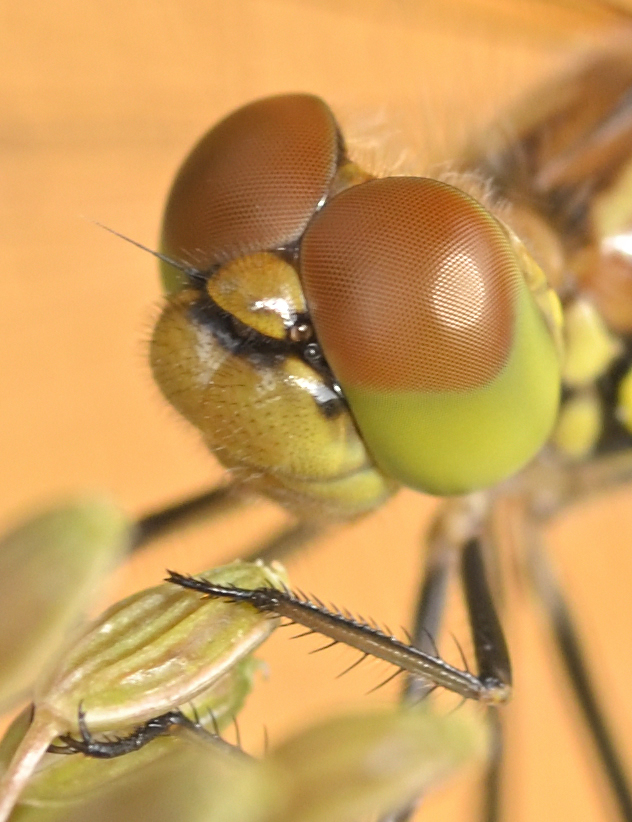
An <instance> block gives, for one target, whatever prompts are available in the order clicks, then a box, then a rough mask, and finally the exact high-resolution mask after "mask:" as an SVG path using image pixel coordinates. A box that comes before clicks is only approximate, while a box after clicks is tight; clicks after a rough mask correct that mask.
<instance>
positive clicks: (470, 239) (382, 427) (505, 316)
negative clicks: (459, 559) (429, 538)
mask: <svg viewBox="0 0 632 822" xmlns="http://www.w3.org/2000/svg"><path fill="white" fill-rule="evenodd" d="M300 274H301V281H302V284H303V288H304V290H305V297H306V300H307V305H308V310H309V311H310V315H311V318H312V321H313V323H314V328H315V331H316V334H317V336H318V340H319V343H320V344H321V345H322V348H323V353H324V356H325V357H326V359H327V361H328V363H329V365H330V366H331V368H332V370H333V372H334V374H335V376H336V378H337V380H338V381H339V383H340V385H341V386H342V389H343V391H344V393H345V396H346V398H347V400H348V402H349V406H350V408H351V411H352V413H353V415H354V418H355V420H356V423H357V425H358V428H359V429H360V431H361V433H362V435H363V437H364V440H365V443H366V445H367V447H368V449H369V451H370V452H371V453H372V455H373V457H374V459H375V461H376V463H377V464H378V465H379V466H380V467H381V468H382V469H383V470H384V471H385V473H387V474H389V475H390V476H392V477H394V478H396V479H397V480H399V481H400V482H403V483H405V484H407V485H410V486H412V487H415V488H419V489H421V490H426V491H431V492H434V493H438V494H450V493H461V492H467V491H470V490H473V489H475V488H480V487H484V486H486V485H491V484H493V483H495V482H498V481H500V480H502V479H503V478H505V477H507V476H509V475H510V474H511V473H513V472H515V471H517V470H518V469H519V468H520V467H522V465H524V464H525V463H526V461H527V460H528V459H530V458H531V457H532V456H533V455H534V454H535V453H536V452H537V451H538V450H539V449H540V448H541V447H542V445H543V444H544V442H545V440H546V438H547V436H548V435H549V433H550V430H551V427H552V425H553V422H554V419H555V414H556V411H557V404H558V400H559V382H560V374H559V362H558V359H557V353H556V348H555V344H554V341H553V338H552V336H551V334H550V333H549V329H548V327H547V324H546V322H545V319H544V317H543V315H542V314H541V312H540V309H539V306H538V305H537V304H536V301H535V300H534V299H533V297H532V295H531V293H530V290H529V287H528V285H527V282H526V278H525V276H524V274H523V270H522V262H521V259H520V257H519V256H518V255H517V254H516V253H515V250H514V248H513V246H512V243H511V241H510V238H509V235H508V233H507V232H506V231H505V230H504V228H503V227H502V226H501V225H500V223H499V222H498V220H496V219H495V218H494V217H493V216H492V215H491V214H490V213H489V212H487V211H486V209H484V208H483V207H482V206H481V205H480V204H479V203H477V202H476V201H475V200H473V199H472V198H471V197H469V196H468V195H467V194H465V193H464V192H462V191H459V190H458V189H456V188H454V187H453V186H450V185H447V184H445V183H442V182H440V181H437V180H431V179H426V178H420V177H391V178H385V179H381V180H374V181H371V182H367V183H363V184H361V185H358V186H355V187H354V188H350V189H347V190H346V191H343V192H342V193H341V194H338V195H337V196H335V197H333V198H332V199H331V200H330V201H328V203H327V204H326V205H325V206H324V208H322V209H321V210H320V211H319V212H318V213H317V214H316V215H315V216H314V218H313V220H312V221H311V223H310V225H309V226H308V228H307V230H306V232H305V235H304V238H303V240H302V243H301V254H300Z"/></svg>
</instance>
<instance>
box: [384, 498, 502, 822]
mask: <svg viewBox="0 0 632 822" xmlns="http://www.w3.org/2000/svg"><path fill="white" fill-rule="evenodd" d="M463 513H464V511H463V508H462V506H461V504H460V503H456V505H455V504H448V505H446V506H444V508H443V509H442V510H441V512H440V515H439V517H438V519H437V521H436V523H435V527H434V528H433V529H432V531H431V533H430V537H429V539H428V550H427V552H426V556H425V561H424V568H423V575H422V580H421V584H420V588H419V596H418V601H417V608H416V611H415V618H414V623H413V632H412V643H413V644H414V645H415V646H416V647H418V648H420V649H421V650H423V651H426V652H427V653H434V654H435V655H436V654H437V649H436V646H435V637H437V636H438V634H439V631H440V628H441V621H442V617H443V612H444V609H445V602H446V593H447V589H448V585H449V584H450V581H451V577H452V576H453V574H454V572H455V570H456V566H457V560H458V558H459V553H460V555H461V577H462V582H463V587H464V590H465V594H466V602H467V606H468V611H469V617H470V624H471V626H472V635H473V638H474V643H475V647H478V650H477V651H476V656H477V662H478V664H479V669H480V670H479V676H480V677H481V678H482V677H483V676H486V677H489V676H497V677H502V679H503V682H504V683H505V684H506V685H507V686H509V685H510V684H511V671H510V664H509V656H508V653H507V646H506V643H505V639H504V636H503V633H502V630H501V628H500V621H499V619H498V616H497V615H496V608H495V605H494V601H493V597H492V594H491V591H490V588H489V585H488V584H487V578H486V573H485V568H484V565H483V559H482V553H481V545H480V543H479V540H478V537H477V536H474V534H477V533H478V531H479V530H480V529H479V519H478V517H477V516H472V517H470V516H469V515H468V512H467V510H466V511H465V514H466V517H465V518H463V517H462V516H461V515H462V514H463ZM455 517H459V518H460V519H461V523H460V525H462V526H464V527H457V528H456V529H453V527H452V526H453V524H454V520H455ZM491 648H493V649H495V650H491ZM433 687H434V686H432V685H431V684H429V683H428V682H427V681H426V680H423V679H420V678H418V677H413V676H409V677H407V681H406V685H405V687H404V693H403V694H402V701H403V702H405V703H407V704H411V703H414V702H417V701H418V700H420V699H423V698H424V697H425V696H426V695H427V694H428V693H429V692H430V691H431V690H432V688H433ZM488 721H489V723H490V728H491V737H492V742H491V749H490V755H489V760H488V764H487V773H486V775H485V783H484V795H483V803H482V805H483V811H482V814H481V819H482V820H483V822H497V820H499V819H500V796H501V778H502V753H503V739H502V725H501V718H500V716H499V713H498V711H497V710H496V708H493V707H492V708H490V709H489V711H488ZM418 805H419V800H418V801H417V802H415V803H411V804H410V805H408V806H407V807H405V808H402V809H400V810H399V811H397V812H396V813H394V814H391V815H389V816H388V817H385V818H383V819H382V820H380V822H408V820H409V819H410V818H411V817H412V816H413V814H414V813H415V811H416V810H417V807H418Z"/></svg>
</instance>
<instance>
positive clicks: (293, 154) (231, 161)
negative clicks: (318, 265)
mask: <svg viewBox="0 0 632 822" xmlns="http://www.w3.org/2000/svg"><path fill="white" fill-rule="evenodd" d="M338 144H339V138H338V131H337V126H336V123H335V120H334V118H333V115H332V113H331V111H330V110H329V108H328V107H327V106H326V105H325V103H324V102H323V101H322V100H320V99H319V98H318V97H313V96H312V95H308V94H287V95H282V96H278V97H269V98H266V99H263V100H258V101H256V102H254V103H251V104H250V105H247V106H244V107H243V108H240V109H238V110H237V111H235V112H233V113H232V114H230V115H229V116H228V117H226V118H225V119H224V120H222V121H221V122H220V123H218V124H217V125H216V126H215V127H214V128H212V129H211V130H210V131H209V132H208V133H207V134H205V135H204V137H202V139H201V140H200V141H199V143H198V144H197V145H196V146H195V148H194V149H193V151H192V152H191V154H190V155H189V156H188V158H187V159H186V160H185V162H184V164H183V165H182V167H181V169H180V171H179V172H178V174H177V176H176V179H175V182H174V184H173V187H172V189H171V192H170V195H169V199H168V201H167V208H166V211H165V217H164V223H163V238H162V247H163V250H164V252H165V253H166V254H168V255H169V256H171V257H173V258H175V259H177V260H179V261H182V262H183V263H185V264H187V265H190V266H193V267H195V268H197V269H199V270H205V269H208V268H210V267H211V266H212V265H214V264H216V263H223V262H226V261H228V260H230V259H233V258H235V257H237V256H239V255H241V254H248V253H251V252H255V251H261V250H266V249H273V248H280V247H284V246H287V245H290V244H291V243H294V242H296V241H297V240H298V238H299V237H300V236H301V234H302V233H303V231H304V229H305V226H306V225H307V222H308V220H309V219H310V217H311V216H312V214H313V212H314V211H315V210H316V208H317V207H318V205H319V204H320V203H321V202H322V200H323V199H324V197H325V196H326V193H327V189H328V187H329V184H330V182H331V179H332V177H333V175H334V173H335V170H336V164H337V159H338Z"/></svg>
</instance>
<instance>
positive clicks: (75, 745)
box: [48, 706, 208, 759]
mask: <svg viewBox="0 0 632 822" xmlns="http://www.w3.org/2000/svg"><path fill="white" fill-rule="evenodd" d="M78 725H79V738H75V737H74V736H72V735H71V734H64V735H63V736H61V737H60V740H61V742H62V744H61V745H57V744H54V745H49V747H48V751H49V753H61V754H74V753H81V754H83V755H84V756H88V757H91V758H93V759H114V758H115V757H117V756H125V755H126V754H128V753H132V752H133V751H138V750H140V749H141V748H144V747H145V745H148V744H149V743H150V742H152V741H153V740H154V739H156V737H158V736H164V735H165V734H166V733H169V731H170V730H171V728H173V727H174V726H179V727H185V728H188V729H189V730H191V731H193V732H195V733H202V734H205V735H206V734H208V732H207V731H206V730H205V729H204V728H203V727H202V726H201V725H200V724H199V723H197V722H194V721H193V720H191V719H189V718H188V717H186V716H185V715H184V714H183V713H182V712H181V711H178V710H175V711H167V712H166V713H164V714H161V715H160V716H157V717H155V718H154V719H150V720H149V721H148V722H145V723H144V724H143V725H139V726H138V727H137V728H134V730H133V731H132V732H131V733H129V734H128V735H127V736H123V737H115V738H113V739H106V740H100V739H96V738H95V737H94V736H93V735H92V733H91V732H90V730H89V728H88V725H87V722H86V717H85V713H84V711H83V709H82V707H81V706H80V707H79V712H78Z"/></svg>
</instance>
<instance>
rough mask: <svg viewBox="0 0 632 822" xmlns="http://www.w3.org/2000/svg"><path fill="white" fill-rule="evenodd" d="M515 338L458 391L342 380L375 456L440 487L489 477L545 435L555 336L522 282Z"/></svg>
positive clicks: (429, 488)
mask: <svg viewBox="0 0 632 822" xmlns="http://www.w3.org/2000/svg"><path fill="white" fill-rule="evenodd" d="M517 303H518V305H517V311H516V326H515V330H514V343H513V346H512V348H511V352H510V354H509V358H508V360H507V363H506V365H505V367H504V368H503V369H502V370H501V371H500V373H499V374H498V375H497V376H496V378H495V379H493V380H491V381H490V382H489V383H488V384H487V385H483V386H481V387H478V388H470V389H467V390H461V391H437V392H432V391H418V392H413V391H401V392H398V391H393V390H389V391H378V390H371V389H367V388H360V387H356V386H353V385H344V386H343V388H344V390H345V393H346V395H347V398H348V400H349V404H350V406H351V408H352V410H353V414H354V417H355V419H356V422H357V424H358V427H359V428H360V430H361V432H362V434H363V436H364V439H365V442H366V443H367V445H368V447H369V450H370V451H371V454H372V456H373V458H374V459H375V461H376V462H377V464H378V465H379V466H380V467H381V468H382V469H383V470H384V471H385V472H386V473H387V474H389V475H390V476H394V477H396V478H397V479H398V480H400V481H401V482H402V483H404V484H405V485H408V486H410V487H413V488H418V489H420V490H423V491H426V492H429V493H434V494H438V495H445V494H458V493H465V492H468V491H472V490H474V489H477V488H483V487H485V486H489V485H492V484H494V483H496V482H499V481H501V480H503V479H505V478H506V477H508V476H509V475H511V474H513V473H515V472H516V471H517V470H518V469H519V468H521V467H522V466H523V465H524V464H525V463H526V462H528V461H529V459H531V458H532V457H533V456H534V455H535V454H536V453H537V451H538V450H539V449H540V448H541V447H542V444H543V443H544V442H545V441H546V439H547V438H548V436H549V434H550V432H551V429H552V427H553V424H554V422H555V419H556V415H557V410H558V405H559V396H560V365H559V360H558V356H557V352H556V349H555V346H554V343H553V340H552V338H551V336H550V334H549V332H548V329H547V328H546V326H545V323H544V321H543V319H542V317H541V315H540V312H539V309H538V308H537V306H536V305H535V304H534V303H533V301H532V299H531V295H530V293H529V292H528V289H527V287H526V286H524V287H523V289H522V290H521V293H519V295H518V300H517Z"/></svg>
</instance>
